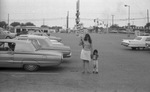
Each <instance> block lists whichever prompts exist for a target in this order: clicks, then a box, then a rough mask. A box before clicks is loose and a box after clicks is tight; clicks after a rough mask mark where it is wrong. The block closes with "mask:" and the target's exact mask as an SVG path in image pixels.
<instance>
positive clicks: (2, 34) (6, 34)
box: [0, 28, 17, 39]
mask: <svg viewBox="0 0 150 92" xmlns="http://www.w3.org/2000/svg"><path fill="white" fill-rule="evenodd" d="M16 35H17V34H16V33H11V32H10V31H7V30H4V29H2V28H0V39H11V38H15V37H16Z"/></svg>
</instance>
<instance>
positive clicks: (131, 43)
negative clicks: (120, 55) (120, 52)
mask: <svg viewBox="0 0 150 92" xmlns="http://www.w3.org/2000/svg"><path fill="white" fill-rule="evenodd" d="M147 42H150V36H137V37H136V38H135V39H123V41H122V43H121V45H123V46H126V47H131V48H132V49H133V50H135V49H137V48H138V49H140V48H143V49H144V48H146V43H147Z"/></svg>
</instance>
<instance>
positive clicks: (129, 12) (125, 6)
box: [124, 5, 130, 37]
mask: <svg viewBox="0 0 150 92" xmlns="http://www.w3.org/2000/svg"><path fill="white" fill-rule="evenodd" d="M124 6H125V7H128V37H130V34H129V31H130V5H124Z"/></svg>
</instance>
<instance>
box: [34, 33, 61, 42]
mask: <svg viewBox="0 0 150 92" xmlns="http://www.w3.org/2000/svg"><path fill="white" fill-rule="evenodd" d="M32 35H38V36H47V37H48V38H49V39H51V40H57V41H58V42H61V41H62V39H61V38H60V37H55V36H51V35H50V36H48V35H47V34H46V33H43V32H35V33H32Z"/></svg>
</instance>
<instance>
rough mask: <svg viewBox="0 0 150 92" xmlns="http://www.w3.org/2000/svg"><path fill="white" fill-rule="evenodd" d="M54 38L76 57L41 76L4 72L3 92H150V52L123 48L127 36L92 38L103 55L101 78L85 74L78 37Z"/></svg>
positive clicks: (0, 78) (0, 86)
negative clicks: (83, 72)
mask: <svg viewBox="0 0 150 92" xmlns="http://www.w3.org/2000/svg"><path fill="white" fill-rule="evenodd" d="M53 35H54V36H58V37H61V38H62V39H63V43H64V44H66V45H68V46H70V47H71V50H72V57H71V58H68V59H64V62H63V63H62V64H61V65H60V66H58V67H47V68H41V69H40V70H39V71H37V72H27V71H24V70H23V69H12V68H7V69H6V68H0V92H150V67H149V66H150V59H149V57H150V50H149V49H145V50H131V49H130V48H127V47H123V46H121V41H122V39H125V38H128V37H127V35H126V34H91V37H92V40H93V47H94V48H96V49H98V51H99V55H100V60H99V74H92V73H91V74H82V73H81V71H82V61H81V60H80V58H79V57H80V50H81V47H80V46H79V45H78V44H79V43H78V42H79V38H78V37H77V36H76V35H75V34H63V33H62V34H53ZM133 37H134V36H133V35H132V36H131V37H130V38H133Z"/></svg>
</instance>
